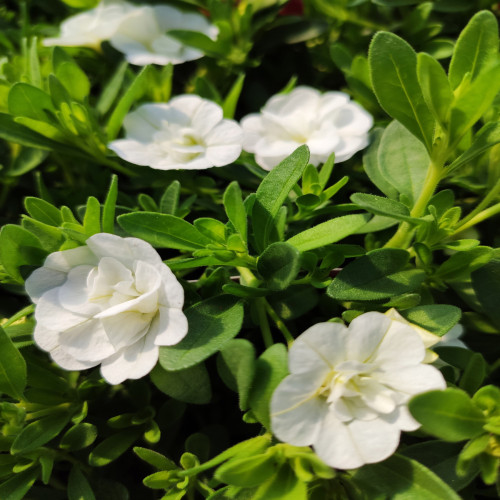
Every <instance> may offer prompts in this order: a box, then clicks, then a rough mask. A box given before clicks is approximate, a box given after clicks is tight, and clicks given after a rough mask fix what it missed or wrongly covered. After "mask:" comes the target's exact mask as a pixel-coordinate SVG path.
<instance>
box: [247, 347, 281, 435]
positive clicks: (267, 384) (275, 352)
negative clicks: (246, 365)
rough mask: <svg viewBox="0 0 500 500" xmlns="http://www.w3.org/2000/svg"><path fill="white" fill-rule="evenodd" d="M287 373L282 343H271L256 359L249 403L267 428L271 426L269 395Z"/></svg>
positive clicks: (270, 395)
mask: <svg viewBox="0 0 500 500" xmlns="http://www.w3.org/2000/svg"><path fill="white" fill-rule="evenodd" d="M287 374H288V361H287V350H286V347H285V346H284V345H283V344H274V345H272V346H271V347H269V348H268V349H266V350H265V351H264V352H263V353H262V354H261V356H260V357H259V358H258V359H257V362H256V364H255V376H254V380H253V384H252V388H251V390H250V395H249V404H250V408H251V409H252V411H253V413H254V414H255V416H256V417H257V419H258V420H259V422H260V423H261V424H262V425H264V427H266V428H267V429H270V427H271V418H270V414H269V408H270V402H271V397H272V395H273V392H274V390H275V389H276V387H277V386H278V384H279V383H280V382H281V381H282V380H283V379H284V378H285V376H286V375H287Z"/></svg>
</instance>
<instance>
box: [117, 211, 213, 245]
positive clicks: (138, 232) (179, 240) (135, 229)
mask: <svg viewBox="0 0 500 500" xmlns="http://www.w3.org/2000/svg"><path fill="white" fill-rule="evenodd" d="M118 224H120V226H121V227H122V228H123V229H125V231H127V233H129V234H131V235H132V236H135V237H136V238H141V239H143V240H145V241H147V242H148V243H151V245H153V246H154V247H156V248H175V249H177V250H190V251H192V250H198V249H201V248H205V247H206V245H208V244H209V243H212V241H211V240H210V239H209V238H207V237H206V236H204V235H203V234H201V233H200V231H198V229H196V228H195V227H194V226H193V225H192V224H190V223H189V222H186V221H185V220H183V219H180V218H179V217H175V216H174V215H170V214H159V213H154V212H133V213H129V214H124V215H120V216H119V217H118Z"/></svg>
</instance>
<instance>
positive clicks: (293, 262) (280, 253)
mask: <svg viewBox="0 0 500 500" xmlns="http://www.w3.org/2000/svg"><path fill="white" fill-rule="evenodd" d="M299 255H300V252H299V251H298V250H297V249H296V248H295V247H293V246H292V245H290V244H288V243H281V242H278V243H273V244H271V245H269V246H268V247H267V248H266V249H265V250H264V252H263V253H262V254H261V256H260V257H259V260H258V261H257V271H258V272H259V273H260V274H261V276H262V278H264V281H265V284H266V286H267V287H268V288H269V289H271V290H284V289H285V288H287V287H288V286H289V285H290V283H291V282H292V281H293V280H294V279H295V277H296V276H297V274H298V272H299V270H300V261H299Z"/></svg>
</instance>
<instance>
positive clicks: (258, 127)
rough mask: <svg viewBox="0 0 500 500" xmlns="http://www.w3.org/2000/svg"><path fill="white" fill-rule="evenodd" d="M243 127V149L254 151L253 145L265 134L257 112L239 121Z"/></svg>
mask: <svg viewBox="0 0 500 500" xmlns="http://www.w3.org/2000/svg"><path fill="white" fill-rule="evenodd" d="M240 125H241V128H242V129H243V149H244V150H245V151H248V152H249V153H255V146H256V144H257V142H258V141H259V140H260V139H261V137H262V136H263V135H264V134H265V129H264V127H263V124H262V117H261V116H260V114H258V113H253V114H251V115H247V116H245V117H244V118H242V119H241V121H240Z"/></svg>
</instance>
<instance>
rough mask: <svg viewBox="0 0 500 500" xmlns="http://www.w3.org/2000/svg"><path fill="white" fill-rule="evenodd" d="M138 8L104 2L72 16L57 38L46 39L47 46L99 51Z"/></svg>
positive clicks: (125, 3) (104, 0)
mask: <svg viewBox="0 0 500 500" xmlns="http://www.w3.org/2000/svg"><path fill="white" fill-rule="evenodd" d="M136 8H137V7H136V6H135V5H132V4H131V3H128V2H122V1H120V0H115V1H107V0H102V2H101V3H100V4H99V5H98V6H97V7H95V8H94V9H90V10H88V11H86V12H82V13H81V14H76V15H75V16H71V17H69V18H68V19H66V21H64V22H63V23H62V24H61V34H60V36H59V37H57V38H46V39H45V40H44V41H43V44H44V45H45V46H47V47H48V46H52V45H59V46H62V47H91V48H93V49H96V50H99V48H100V46H101V43H102V42H103V41H105V40H109V39H110V38H111V37H112V36H113V35H114V34H115V32H116V30H117V29H118V27H119V26H120V23H121V22H122V21H123V20H124V19H125V17H126V16H127V15H128V14H130V13H131V12H133V11H134V10H135V9H136Z"/></svg>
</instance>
